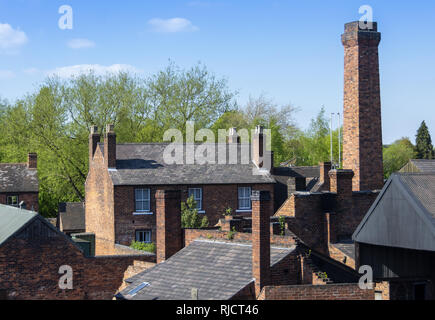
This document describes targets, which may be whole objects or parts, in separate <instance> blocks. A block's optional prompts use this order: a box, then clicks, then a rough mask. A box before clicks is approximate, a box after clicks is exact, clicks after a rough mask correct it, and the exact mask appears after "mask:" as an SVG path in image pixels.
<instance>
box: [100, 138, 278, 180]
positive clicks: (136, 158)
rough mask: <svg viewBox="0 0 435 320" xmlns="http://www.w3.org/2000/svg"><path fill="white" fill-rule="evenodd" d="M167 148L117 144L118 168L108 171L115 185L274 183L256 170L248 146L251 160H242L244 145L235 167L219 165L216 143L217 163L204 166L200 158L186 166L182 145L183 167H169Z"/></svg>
mask: <svg viewBox="0 0 435 320" xmlns="http://www.w3.org/2000/svg"><path fill="white" fill-rule="evenodd" d="M99 146H100V149H101V151H102V152H103V154H104V151H103V149H104V147H103V144H99ZM168 146H169V143H141V144H117V145H116V169H111V170H109V173H110V176H111V178H112V181H113V184H114V185H147V184H148V185H168V184H176V185H180V184H254V183H255V184H256V183H275V180H274V179H273V177H272V176H271V175H270V174H269V173H266V172H264V171H258V170H257V171H256V169H255V168H256V167H255V165H254V164H253V163H252V161H251V155H250V149H249V145H248V149H247V150H248V151H245V152H244V154H245V155H247V157H248V161H247V162H245V161H242V160H241V158H240V157H241V156H240V155H241V151H240V150H241V145H240V144H239V145H238V158H237V159H238V160H237V163H236V164H230V163H229V161H226V162H225V163H224V164H220V163H218V162H219V155H218V152H219V145H218V144H213V146H214V155H213V159H215V163H214V164H211V163H207V164H201V163H200V162H199V161H198V160H197V159H196V160H195V163H194V164H187V162H186V145H181V146H182V147H183V159H184V162H183V164H167V163H166V161H164V154H165V150H167V149H166V148H167V147H168ZM204 146H205V145H204ZM204 146H203V147H204ZM200 147H201V145H200V144H195V145H194V149H195V150H196V152H198V150H199V149H198V148H200ZM227 148H228V147H227ZM209 150H212V149H209ZM227 150H228V149H227ZM212 152H213V151H212ZM228 154H229V152H227V158H228Z"/></svg>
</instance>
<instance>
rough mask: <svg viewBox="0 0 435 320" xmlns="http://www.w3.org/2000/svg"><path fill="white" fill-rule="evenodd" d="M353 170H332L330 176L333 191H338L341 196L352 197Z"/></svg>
mask: <svg viewBox="0 0 435 320" xmlns="http://www.w3.org/2000/svg"><path fill="white" fill-rule="evenodd" d="M353 177H354V173H353V171H352V170H331V171H329V178H330V179H331V192H335V193H337V195H338V197H339V198H350V197H352V178H353Z"/></svg>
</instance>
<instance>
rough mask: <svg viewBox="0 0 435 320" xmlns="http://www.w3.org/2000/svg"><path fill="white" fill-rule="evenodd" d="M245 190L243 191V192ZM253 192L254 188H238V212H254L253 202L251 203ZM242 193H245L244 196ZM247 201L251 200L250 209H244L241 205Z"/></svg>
mask: <svg viewBox="0 0 435 320" xmlns="http://www.w3.org/2000/svg"><path fill="white" fill-rule="evenodd" d="M242 190H243V191H242ZM246 190H248V196H247V195H246ZM251 192H252V188H251V187H239V188H238V192H237V202H238V203H237V207H238V210H246V211H251V210H252V202H251ZM242 193H244V194H243V195H242ZM242 200H243V201H246V200H249V207H242V205H241V201H242Z"/></svg>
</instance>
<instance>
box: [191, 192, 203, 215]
mask: <svg viewBox="0 0 435 320" xmlns="http://www.w3.org/2000/svg"><path fill="white" fill-rule="evenodd" d="M198 190H199V197H196V191H198ZM188 193H189V198H190V197H191V196H192V195H193V200H195V201H196V209H198V212H201V211H202V188H189V191H188Z"/></svg>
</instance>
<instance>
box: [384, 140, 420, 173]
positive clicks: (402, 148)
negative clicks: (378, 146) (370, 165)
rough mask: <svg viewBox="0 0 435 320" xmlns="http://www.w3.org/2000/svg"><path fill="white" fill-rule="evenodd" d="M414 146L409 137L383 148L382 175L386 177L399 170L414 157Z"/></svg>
mask: <svg viewBox="0 0 435 320" xmlns="http://www.w3.org/2000/svg"><path fill="white" fill-rule="evenodd" d="M414 149H415V148H414V146H413V144H412V143H411V141H410V140H409V138H402V139H400V140H397V141H395V142H394V143H393V144H391V145H390V146H388V147H385V148H384V152H383V158H384V177H385V179H388V178H389V177H390V175H391V174H392V173H394V172H397V171H399V170H400V169H401V168H402V167H403V166H404V165H405V164H406V163H407V162H408V161H409V160H410V159H413V158H414V157H415V151H414Z"/></svg>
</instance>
